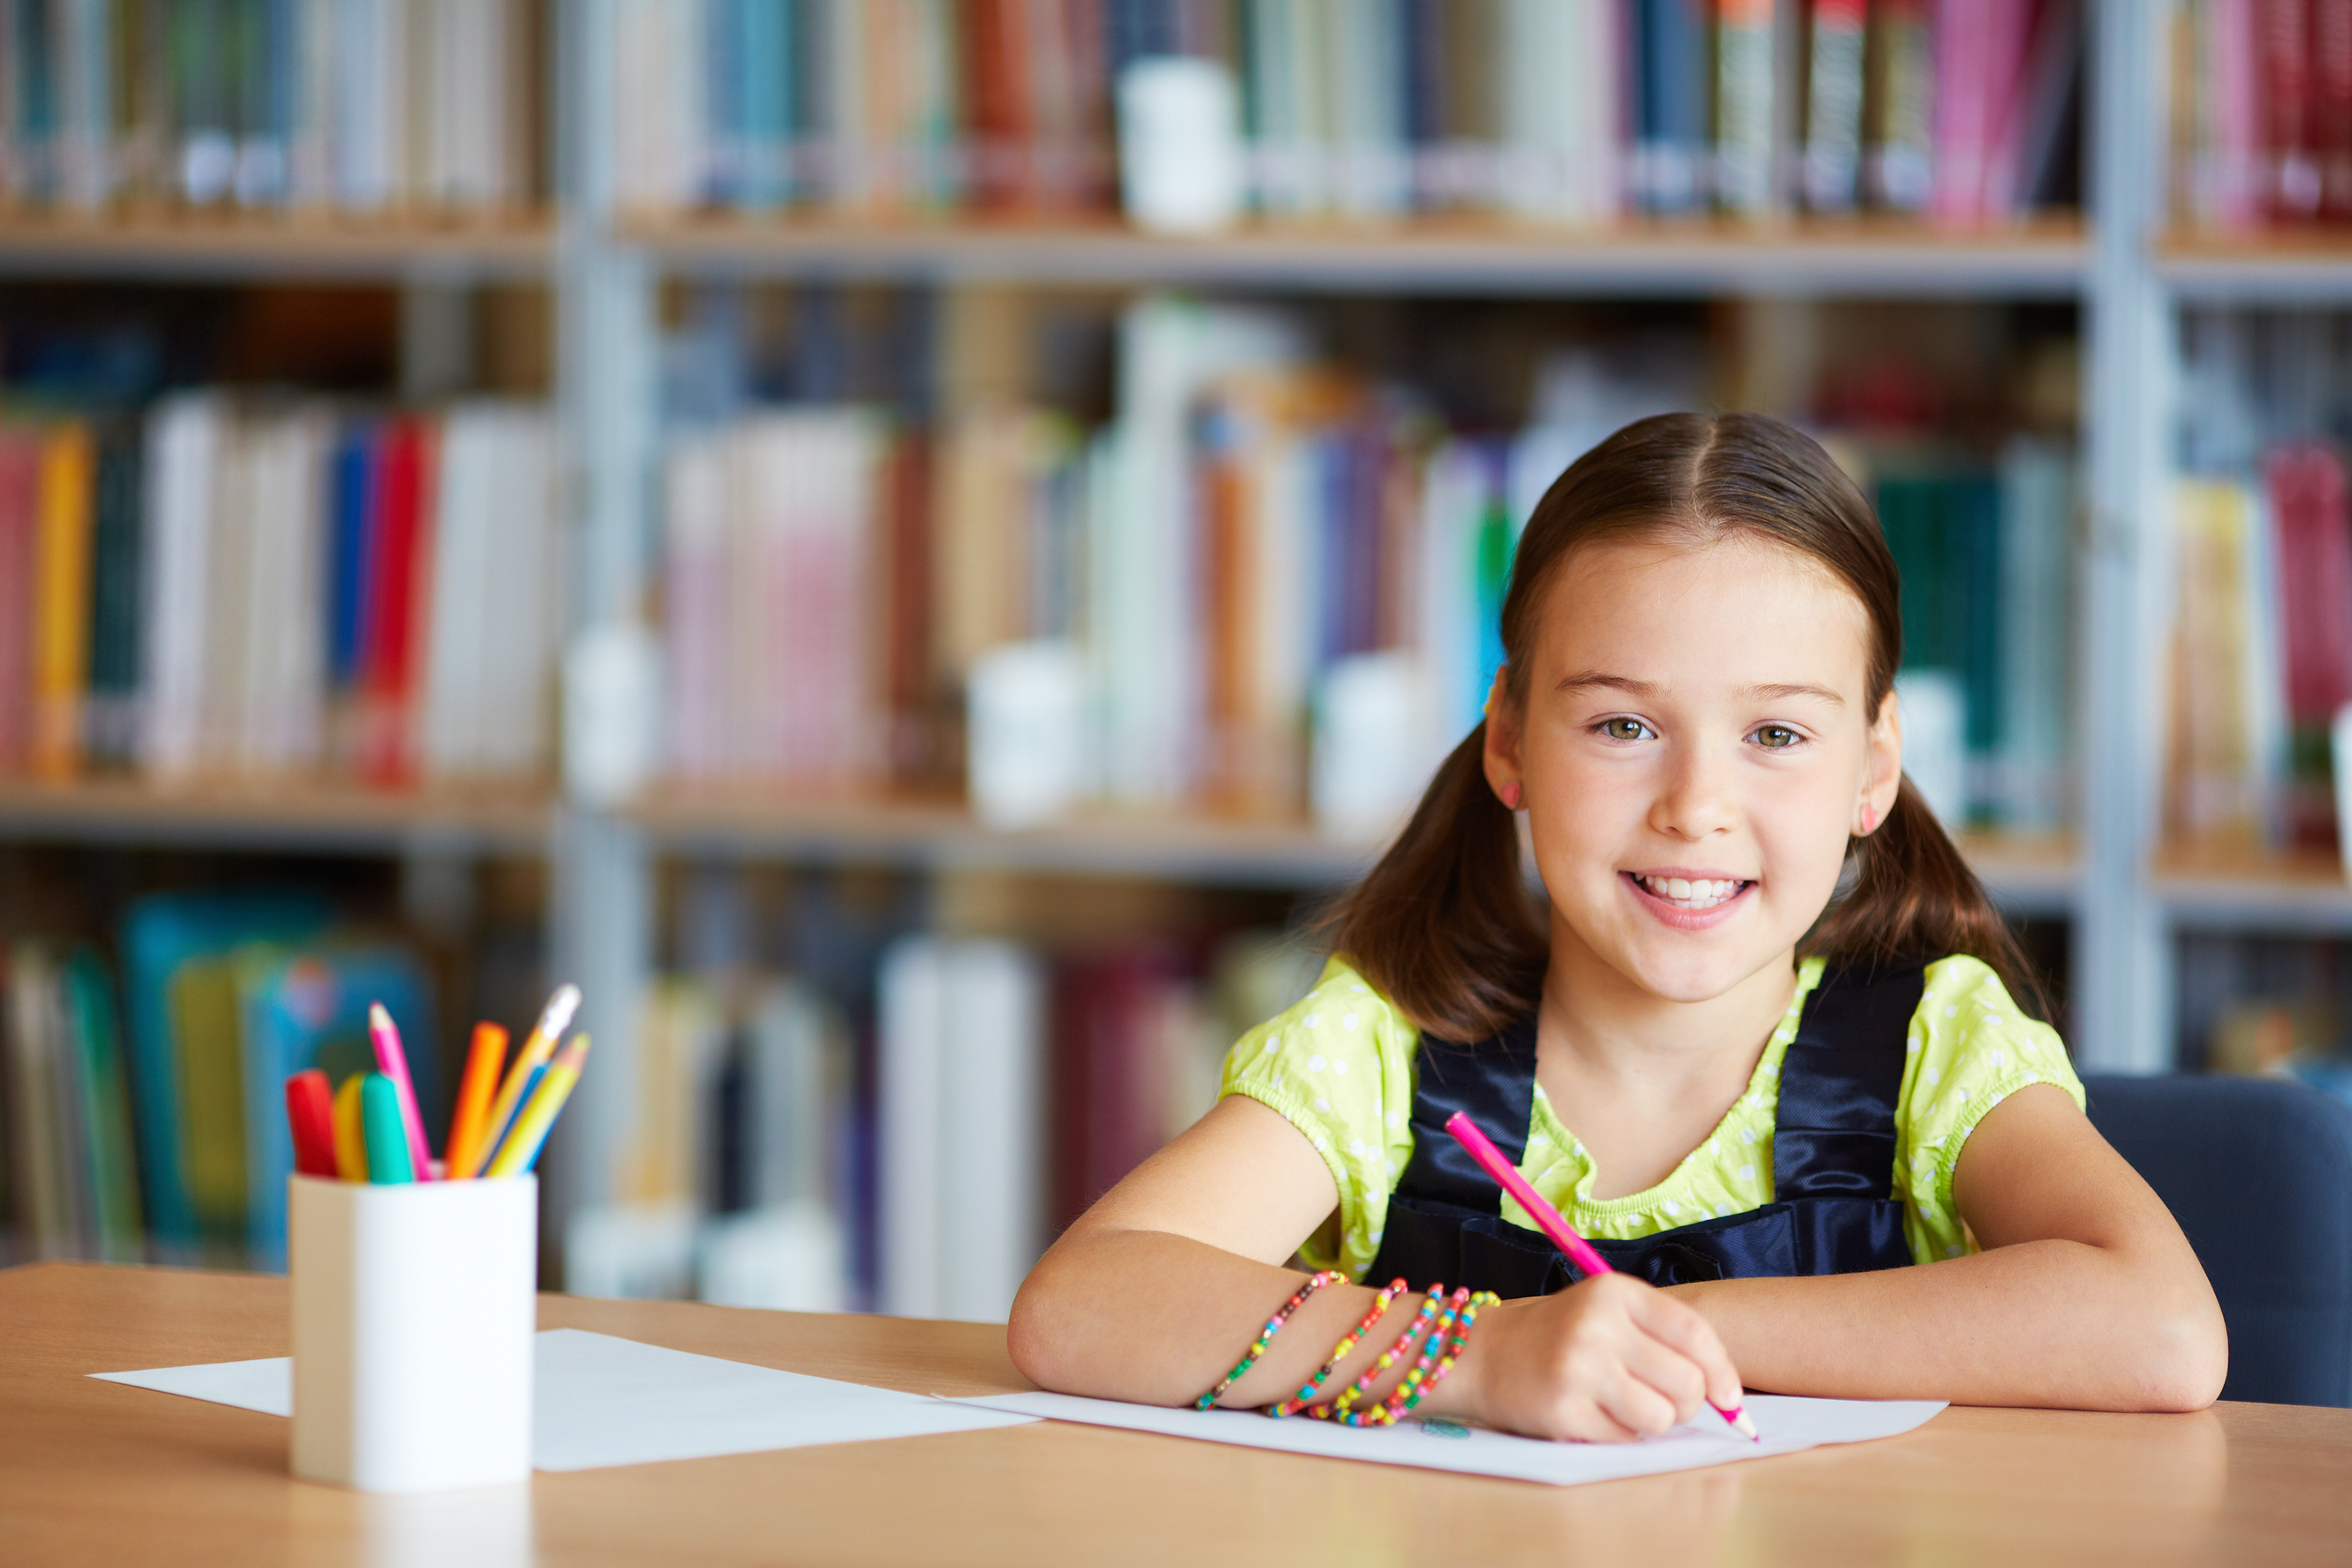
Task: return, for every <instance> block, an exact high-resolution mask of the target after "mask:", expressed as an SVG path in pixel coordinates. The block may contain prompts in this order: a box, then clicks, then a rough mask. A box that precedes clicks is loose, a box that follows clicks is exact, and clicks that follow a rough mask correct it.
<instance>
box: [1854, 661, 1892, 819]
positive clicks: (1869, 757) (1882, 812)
mask: <svg viewBox="0 0 2352 1568" xmlns="http://www.w3.org/2000/svg"><path fill="white" fill-rule="evenodd" d="M1902 790H1903V710H1902V707H1901V706H1900V705H1899V704H1898V703H1896V701H1895V693H1893V692H1892V691H1890V692H1888V693H1887V694H1886V697H1885V700H1883V701H1881V702H1880V703H1879V705H1878V716H1877V717H1876V718H1875V719H1874V720H1872V721H1871V724H1870V741H1869V748H1868V750H1867V751H1866V752H1864V758H1863V768H1862V790H1861V793H1860V794H1859V795H1857V796H1856V798H1855V800H1854V803H1853V827H1852V830H1851V831H1852V832H1853V836H1854V837H1857V838H1866V837H1869V836H1870V835H1871V834H1873V833H1875V832H1877V831H1878V825H1879V824H1880V823H1882V822H1885V820H1886V814H1887V813H1888V812H1890V811H1893V810H1894V809H1895V796H1896V795H1899V794H1901V793H1902Z"/></svg>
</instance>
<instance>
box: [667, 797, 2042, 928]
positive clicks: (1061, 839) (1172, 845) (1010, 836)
mask: <svg viewBox="0 0 2352 1568" xmlns="http://www.w3.org/2000/svg"><path fill="white" fill-rule="evenodd" d="M626 815H627V816H628V817H629V818H630V819H631V820H632V821H634V822H635V823H636V824H637V825H638V826H640V827H641V828H643V829H644V831H645V832H646V836H647V837H648V838H649V839H651V840H652V841H653V843H654V844H655V845H656V846H657V847H660V848H663V849H666V850H668V851H671V852H673V853H684V854H697V853H701V854H717V855H754V856H770V857H775V858H809V859H818V860H827V861H869V862H879V863H882V864H886V865H893V866H903V867H907V868H912V869H942V868H962V867H985V868H995V869H1003V870H1013V871H1033V872H1057V873H1063V874H1069V875H1079V876H1097V877H1131V878H1139V879H1165V880H1169V881H1179V882H1198V883H1205V884H1211V885H1222V886H1233V887H1262V888H1299V889H1320V888H1334V887H1338V886H1339V885H1341V884H1343V883H1346V882H1348V881H1350V880H1352V879H1355V878H1356V877H1358V876H1360V875H1361V874H1362V873H1363V872H1365V871H1366V870H1369V869H1370V867H1371V865H1372V862H1373V861H1374V860H1375V859H1377V858H1379V856H1380V851H1381V845H1380V844H1378V843H1369V842H1354V843H1351V842H1347V841H1343V840H1339V839H1333V838H1328V837H1324V836H1323V835H1321V834H1319V833H1318V832H1316V831H1315V830H1314V829H1313V828H1311V827H1308V826H1304V825H1290V824H1283V823H1265V822H1240V821H1227V820H1219V819H1216V818H1210V817H1170V816H1142V815H1122V814H1113V813H1104V814H1102V815H1099V816H1079V817H1077V818H1075V819H1073V820H1071V821H1067V822H1063V823H1056V824H1055V825H1053V826H1046V827H1037V828H1030V829H1025V830H1022V831H1018V832H1006V831H1002V830H998V829H993V828H989V827H985V826H982V825H981V824H979V823H977V822H975V821H973V820H972V818H971V816H969V815H968V814H967V813H966V812H965V811H964V810H963V808H962V807H961V805H957V804H954V803H951V802H875V801H860V800H819V801H813V800H795V799H792V798H790V797H785V796H779V795H761V794H755V793H750V792H745V793H738V794H709V795H699V794H688V793H683V792H677V793H670V794H666V795H656V796H653V797H650V798H648V799H647V800H646V801H644V802H642V803H641V804H639V805H636V806H635V807H633V808H631V809H630V810H629V812H628V813H627V814H626ZM1962 848H1963V850H1964V851H1965V852H1966V853H1967V854H1968V855H1969V862H1970V864H1972V865H1974V866H1975V867H1976V868H1977V872H1978V875H1979V876H1980V877H1982V878H1983V879H1984V880H1985V885H1986V887H1987V889H1988V890H1990V892H1991V894H1992V896H1993V897H1994V899H1995V900H1998V901H1999V902H2000V904H2001V905H2002V906H2003V907H2004V908H2007V909H2011V910H2015V911H2016V912H2019V913H2022V914H2045V913H2063V912H2065V911H2066V910H2069V909H2071V908H2072V906H2073V900H2074V858H2073V849H2072V847H2071V846H2070V845H2068V844H2067V843H2065V842H2064V841H2063V840H2058V839H1998V838H1974V839H1969V840H1965V841H1963V844H1962Z"/></svg>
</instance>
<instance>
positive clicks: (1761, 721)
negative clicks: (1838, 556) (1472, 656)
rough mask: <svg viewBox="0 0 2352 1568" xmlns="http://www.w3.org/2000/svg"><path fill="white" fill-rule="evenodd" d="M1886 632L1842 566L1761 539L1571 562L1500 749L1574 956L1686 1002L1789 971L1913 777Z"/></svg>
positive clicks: (1636, 549)
mask: <svg viewBox="0 0 2352 1568" xmlns="http://www.w3.org/2000/svg"><path fill="white" fill-rule="evenodd" d="M1869 633H1870V624H1869V616H1868V613H1867V612H1866V611H1865V610H1864V607H1863V605H1862V602H1861V600H1859V599H1858V598H1856V597H1855V596H1854V595H1853V592H1852V591H1851V590H1850V589H1848V588H1847V587H1846V586H1845V585H1844V584H1842V583H1841V582H1839V581H1838V580H1837V578H1836V577H1834V576H1832V574H1830V573H1829V572H1828V571H1827V570H1826V569H1825V568H1823V567H1822V566H1820V565H1818V564H1816V563H1814V562H1813V561H1812V560H1811V558H1809V557H1807V556H1805V555H1803V554H1801V553H1799V552H1795V551H1792V550H1790V549H1789V548H1787V547H1786V546H1783V545H1779V544H1774V543H1771V542H1767V541H1762V540H1758V539H1755V538H1753V537H1752V536H1742V535H1738V534H1734V535H1732V536H1730V537H1729V538H1727V539H1724V540H1720V541H1718V542H1713V543H1709V544H1704V545H1699V546H1696V547H1693V546H1692V545H1690V544H1687V543H1682V542H1674V541H1671V540H1661V541H1641V540H1633V541H1625V542H1607V543H1596V544H1592V545H1589V546H1586V547H1584V548H1581V549H1579V550H1577V551H1576V552H1573V553H1572V554H1571V555H1570V558H1569V559H1568V560H1566V561H1564V562H1562V563H1560V567H1559V571H1558V573H1557V574H1556V575H1555V577H1554V579H1553V581H1552V583H1551V584H1550V587H1549V591H1548V592H1547V593H1546V595H1545V599H1544V605H1543V613H1542V619H1541V622H1540V630H1539V632H1538V637H1537V639H1536V647H1535V651H1534V657H1533V658H1532V659H1531V661H1530V668H1528V669H1527V670H1526V671H1525V676H1526V680H1527V685H1526V691H1527V703H1526V709H1525V710H1524V712H1521V713H1517V714H1516V715H1514V714H1512V713H1511V712H1510V704H1509V703H1508V701H1507V700H1506V699H1505V697H1504V696H1503V694H1502V689H1501V687H1500V685H1499V683H1498V684H1497V687H1496V700H1495V702H1494V704H1493V710H1494V715H1495V717H1496V721H1497V722H1496V723H1493V724H1489V725H1488V726H1487V742H1486V775H1487V778H1488V781H1489V782H1490V783H1491V784H1493V785H1494V786H1495V787H1496V790H1497V792H1498V793H1502V792H1503V791H1504V789H1505V786H1507V785H1508V784H1519V785H1521V787H1522V789H1523V791H1524V800H1523V804H1524V805H1525V807H1526V809H1527V812H1528V827H1529V830H1530V833H1531V835H1532V837H1533V839H1534V842H1535V858H1536V865H1537V868H1538V870H1539V871H1540V872H1541V873H1542V876H1543V881H1544V888H1545V890H1546V891H1547V892H1548V893H1549V896H1550V900H1551V920H1552V929H1553V933H1554V944H1555V945H1554V951H1555V952H1559V951H1560V948H1559V943H1560V942H1562V941H1563V940H1565V941H1566V942H1568V943H1570V944H1571V952H1570V955H1569V956H1571V957H1572V956H1574V950H1576V949H1580V950H1582V952H1583V954H1585V955H1587V956H1589V957H1590V958H1592V959H1596V960H1598V961H1599V962H1600V963H1602V964H1605V965H1606V966H1607V967H1608V968H1610V969H1613V970H1615V971H1616V972H1617V973H1619V974H1622V976H1623V977H1624V978H1625V979H1626V980H1628V981H1630V982H1632V983H1633V984H1635V985H1636V986H1638V987H1639V988H1641V989H1642V990H1643V991H1646V992H1647V993H1649V994H1653V995H1655V996H1658V997H1662V998H1664V999H1668V1000H1672V1001H1677V1002H1697V1001H1705V1000H1707V999H1710V998H1713V997H1716V996H1720V995H1722V994H1724V993H1726V992H1727V991H1729V990H1730V989H1731V988H1732V987H1734V986H1735V985H1737V984H1739V983H1740V982H1741V981H1743V980H1747V979H1748V978H1749V977H1751V976H1753V975H1755V974H1757V973H1759V971H1761V970H1763V969H1764V968H1765V967H1766V966H1767V965H1769V964H1773V963H1776V962H1777V963H1783V964H1785V963H1786V962H1787V959H1788V955H1789V953H1790V951H1791V950H1792V949H1793V948H1794V947H1795V945H1796V943H1797V941H1798V939H1799V938H1801V936H1803V935H1804V933H1805V931H1806V930H1807V928H1809V927H1810V926H1811V924H1812V923H1813V921H1814V920H1815V919H1817V918H1818V917H1819V916H1820V914H1821V912H1822V909H1823V908H1824V907H1826V906H1827V904H1828V903H1829V900H1830V894H1831V892H1832V889H1834V888H1835V887H1836V884H1837V878H1838V871H1839V868H1840V867H1841V865H1842V864H1843V860H1844V858H1845V849H1846V840H1847V836H1848V835H1849V834H1852V833H1860V832H1864V831H1865V830H1866V829H1867V828H1869V827H1871V826H1875V825H1876V823H1877V822H1879V821H1880V820H1882V819H1883V818H1884V817H1885V814H1886V812H1887V810H1888V809H1889V808H1890V807H1891V806H1892V805H1893V804H1894V800H1895V791H1896V789H1897V787H1898V786H1899V784H1900V781H1901V758H1902V736H1901V731H1900V729H1899V726H1898V723H1897V721H1896V719H1895V703H1894V700H1893V699H1892V698H1891V697H1890V698H1888V699H1887V700H1885V702H1884V703H1882V704H1881V705H1880V710H1879V711H1878V712H1875V713H1873V712H1868V711H1865V705H1864V699H1865V695H1866V694H1865V692H1864V681H1865V679H1867V660H1868V652H1869ZM1506 798H1508V797H1507V795H1506Z"/></svg>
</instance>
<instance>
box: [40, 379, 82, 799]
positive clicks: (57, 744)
mask: <svg viewBox="0 0 2352 1568" xmlns="http://www.w3.org/2000/svg"><path fill="white" fill-rule="evenodd" d="M40 461H41V468H40V489H39V499H38V501H37V507H38V510H37V528H38V542H37V549H36V560H37V566H36V575H35V583H36V586H35V588H34V602H33V669H32V712H31V720H32V724H31V731H32V732H31V737H30V740H31V746H30V751H31V761H32V769H33V772H34V773H35V774H36V775H37V776H38V777H41V778H44V779H50V780H65V779H69V778H72V777H73V776H74V775H75V774H77V773H79V772H80V771H81V761H82V706H83V701H84V699H85V698H86V697H87V695H88V692H89V582H90V521H91V518H90V511H91V500H92V493H91V492H92V489H93V485H94V479H95V473H94V470H95V467H96V454H95V449H94V443H93V441H92V439H91V436H90V430H89V426H87V425H82V424H79V423H71V424H65V425H60V426H55V427H53V428H52V429H51V430H50V431H49V433H48V436H47V439H46V440H45V441H44V442H43V444H42V450H41V459H40Z"/></svg>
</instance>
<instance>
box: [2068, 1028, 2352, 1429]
mask: <svg viewBox="0 0 2352 1568" xmlns="http://www.w3.org/2000/svg"><path fill="white" fill-rule="evenodd" d="M2083 1087H2084V1089H2087V1090H2088V1091H2089V1093H2090V1099H2091V1122H2092V1125H2094V1126H2095V1127H2096V1128H2098V1130H2099V1131H2100V1132H2101V1133H2102V1134H2104V1135H2105V1138H2106V1140H2107V1142H2110V1143H2112V1144H2114V1145H2115V1147H2116V1152H2119V1153H2121V1154H2122V1155H2123V1157H2124V1158H2125V1159H2126V1160H2128V1161H2130V1162H2131V1164H2132V1168H2133V1169H2134V1170H2136V1171H2137V1172H2138V1173H2140V1175H2141V1177H2142V1178H2143V1179H2144V1180H2146V1181H2147V1184H2148V1185H2149V1186H2151V1187H2154V1188H2155V1189H2156V1193H2157V1195H2158V1197H2160V1198H2162V1199H2163V1200H2164V1202H2165V1205H2166V1206H2167V1207H2168V1208H2170V1209H2171V1210H2172V1215H2173V1217H2174V1218H2175V1219H2177V1220H2179V1222H2180V1228H2181V1229H2182V1230H2183V1231H2184V1232H2186V1233H2187V1234H2188V1237H2189V1245H2190V1246H2191V1247H2195V1248H2196V1249H2197V1258H2198V1261H2200V1263H2202V1264H2204V1265H2205V1275H2206V1278H2207V1279H2210V1280H2212V1282H2213V1293H2214V1294H2215V1295H2216V1296H2218V1297H2219V1298H2221V1315H2222V1317H2223V1318H2224V1319H2226V1320H2227V1321H2228V1322H2229V1325H2230V1378H2229V1381H2228V1382H2227V1383H2226V1384H2223V1385H2222V1388H2221V1397H2222V1398H2224V1399H2253V1400H2261V1401H2263V1402H2265V1403H2269V1404H2274V1405H2352V1108H2347V1106H2345V1105H2344V1104H2342V1103H2341V1102H2339V1101H2337V1100H2331V1099H2329V1098H2328V1097H2327V1096H2326V1095H2324V1094H2321V1093H2319V1092H2318V1091H2317V1090H2315V1089H2308V1088H2305V1086H2304V1085H2302V1084H2299V1083H2294V1082H2290V1081H2287V1080H2285V1079H2258V1078H2227V1077H2221V1076H2218V1075H2216V1076H2211V1077H2202V1076H2200V1077H2187V1076H2184V1077H2174V1078H2120V1077H2091V1078H2085V1079H2084V1080H2083Z"/></svg>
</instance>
